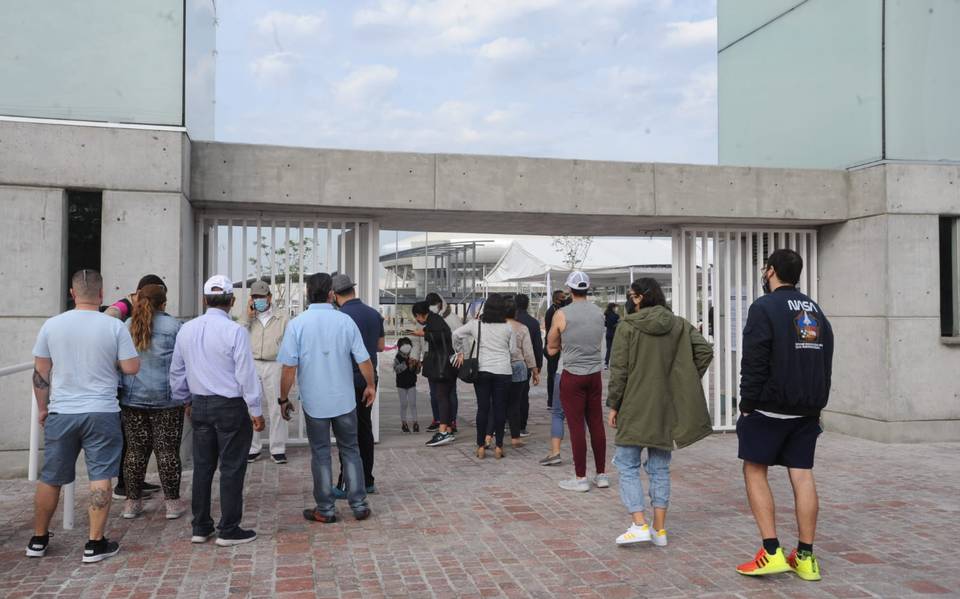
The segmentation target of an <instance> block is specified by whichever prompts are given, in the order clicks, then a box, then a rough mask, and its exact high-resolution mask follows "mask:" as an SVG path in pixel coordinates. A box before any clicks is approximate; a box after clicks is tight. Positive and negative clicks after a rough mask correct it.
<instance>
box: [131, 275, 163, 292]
mask: <svg viewBox="0 0 960 599" xmlns="http://www.w3.org/2000/svg"><path fill="white" fill-rule="evenodd" d="M147 285H163V288H164V289H166V288H167V284H166V283H164V282H163V279H161V278H160V277H159V276H157V275H143V276H142V277H141V278H140V282H139V283H137V291H140V290H141V289H143V288H144V287H146V286H147Z"/></svg>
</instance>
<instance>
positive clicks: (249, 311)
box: [247, 297, 257, 319]
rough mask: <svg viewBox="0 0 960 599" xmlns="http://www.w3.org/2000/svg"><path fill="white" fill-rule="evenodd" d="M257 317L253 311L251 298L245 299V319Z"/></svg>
mask: <svg viewBox="0 0 960 599" xmlns="http://www.w3.org/2000/svg"><path fill="white" fill-rule="evenodd" d="M256 315H257V311H256V310H254V309H253V297H250V298H248V299H247V318H250V319H252V318H253V317H254V316H256Z"/></svg>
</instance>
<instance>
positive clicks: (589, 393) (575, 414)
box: [560, 370, 607, 478]
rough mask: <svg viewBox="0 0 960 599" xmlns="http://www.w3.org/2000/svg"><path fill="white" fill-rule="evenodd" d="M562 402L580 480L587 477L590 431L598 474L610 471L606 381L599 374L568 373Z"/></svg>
mask: <svg viewBox="0 0 960 599" xmlns="http://www.w3.org/2000/svg"><path fill="white" fill-rule="evenodd" d="M560 402H561V403H562V404H563V413H564V415H565V416H566V419H567V426H568V427H569V428H570V447H571V448H572V449H573V467H574V469H575V470H576V472H577V477H579V478H583V477H585V476H586V475H587V432H586V429H587V428H589V429H590V445H591V446H592V447H593V462H594V464H595V465H596V467H597V474H603V473H604V472H606V464H607V433H606V430H605V429H604V424H603V379H602V377H601V375H600V373H599V372H596V373H594V374H588V375H584V376H581V375H578V374H571V373H570V372H568V371H566V370H564V371H563V376H561V377H560Z"/></svg>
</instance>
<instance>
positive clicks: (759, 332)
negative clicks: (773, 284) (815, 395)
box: [740, 302, 773, 413]
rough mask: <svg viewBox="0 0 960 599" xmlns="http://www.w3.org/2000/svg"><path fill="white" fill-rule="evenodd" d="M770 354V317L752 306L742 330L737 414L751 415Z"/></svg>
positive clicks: (757, 307) (764, 383)
mask: <svg viewBox="0 0 960 599" xmlns="http://www.w3.org/2000/svg"><path fill="white" fill-rule="evenodd" d="M772 353H773V327H772V325H771V323H770V317H769V316H767V314H766V312H764V310H763V308H762V307H761V306H760V305H759V304H758V303H757V302H754V303H753V305H752V306H750V310H749V312H748V313H747V324H746V326H745V327H744V328H743V355H742V357H741V358H740V411H741V412H743V413H749V412H752V411H753V409H754V406H755V405H756V403H757V401H758V400H759V399H760V394H761V393H762V391H763V387H764V385H766V383H767V379H769V378H770V357H771V355H772Z"/></svg>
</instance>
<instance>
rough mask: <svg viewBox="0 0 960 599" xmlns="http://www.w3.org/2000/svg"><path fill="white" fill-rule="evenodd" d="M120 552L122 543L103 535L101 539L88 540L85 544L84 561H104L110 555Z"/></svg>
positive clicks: (86, 562) (89, 562) (88, 562)
mask: <svg viewBox="0 0 960 599" xmlns="http://www.w3.org/2000/svg"><path fill="white" fill-rule="evenodd" d="M118 553H120V543H117V542H116V541H111V540H110V539H108V538H107V537H103V538H102V539H100V540H99V541H87V544H86V545H84V546H83V563H85V564H92V563H95V562H102V561H103V560H105V559H107V558H108V557H113V556H115V555H116V554H118Z"/></svg>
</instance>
